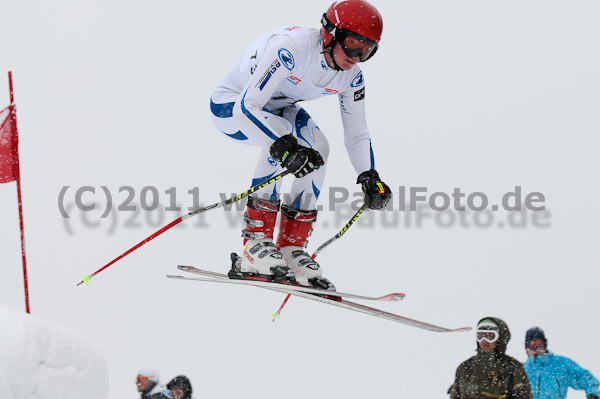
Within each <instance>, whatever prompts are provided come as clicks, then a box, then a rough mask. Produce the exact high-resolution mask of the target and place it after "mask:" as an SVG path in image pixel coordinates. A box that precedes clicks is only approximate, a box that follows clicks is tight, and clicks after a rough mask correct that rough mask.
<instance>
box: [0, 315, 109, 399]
mask: <svg viewBox="0 0 600 399" xmlns="http://www.w3.org/2000/svg"><path fill="white" fill-rule="evenodd" d="M0 392H1V393H2V394H1V396H2V399H38V398H39V399H42V398H44V399H54V398H56V399H59V398H60V399H71V398H72V399H81V398H86V399H100V398H102V399H106V398H107V397H108V368H107V365H106V360H105V358H104V355H103V354H102V352H101V351H100V349H99V348H98V347H97V345H96V344H94V343H93V342H91V341H90V340H89V339H88V338H86V337H85V336H83V335H82V334H80V333H78V332H75V331H72V330H69V329H66V328H64V327H61V326H58V325H56V324H53V323H50V322H48V321H46V320H43V319H41V318H39V317H36V316H33V315H28V314H26V313H24V312H22V311H18V310H16V309H13V308H10V307H8V306H6V305H3V304H0Z"/></svg>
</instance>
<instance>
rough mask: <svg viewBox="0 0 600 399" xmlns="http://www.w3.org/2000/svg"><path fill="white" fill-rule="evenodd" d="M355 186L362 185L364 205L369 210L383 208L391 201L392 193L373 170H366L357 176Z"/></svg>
mask: <svg viewBox="0 0 600 399" xmlns="http://www.w3.org/2000/svg"><path fill="white" fill-rule="evenodd" d="M356 183H357V184H359V183H360V184H362V190H363V192H364V193H365V204H366V205H367V206H368V207H369V209H375V210H378V209H382V208H385V206H386V205H387V203H388V202H389V201H390V199H392V191H391V190H390V188H389V187H388V186H387V184H385V183H384V182H382V181H381V180H380V179H379V174H378V173H377V171H376V170H375V169H371V170H367V171H366V172H362V173H361V174H360V175H358V180H356Z"/></svg>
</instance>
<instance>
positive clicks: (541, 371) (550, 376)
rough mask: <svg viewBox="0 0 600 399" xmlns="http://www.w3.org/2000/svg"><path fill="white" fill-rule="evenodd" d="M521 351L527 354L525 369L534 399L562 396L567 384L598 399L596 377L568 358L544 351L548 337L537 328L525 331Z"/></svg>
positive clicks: (599, 397)
mask: <svg viewBox="0 0 600 399" xmlns="http://www.w3.org/2000/svg"><path fill="white" fill-rule="evenodd" d="M525 350H526V351H527V356H529V359H527V361H526V362H525V371H526V372H527V375H528V376H529V380H530V381H531V387H532V390H533V398H534V399H563V398H566V397H567V390H568V389H569V387H571V388H574V389H580V390H583V391H585V394H586V395H587V398H588V399H600V389H599V385H600V382H598V379H597V378H595V377H594V376H593V375H592V373H590V372H589V371H587V370H586V369H584V368H581V367H580V366H579V365H578V364H577V363H575V362H574V361H572V360H571V359H569V358H567V357H563V356H557V355H555V354H554V353H552V352H550V351H548V340H547V339H546V334H544V331H543V330H542V329H541V328H539V327H532V328H530V329H529V330H527V333H526V334H525Z"/></svg>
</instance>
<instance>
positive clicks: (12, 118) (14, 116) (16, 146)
mask: <svg viewBox="0 0 600 399" xmlns="http://www.w3.org/2000/svg"><path fill="white" fill-rule="evenodd" d="M8 90H9V92H10V123H11V128H12V129H13V131H14V136H13V142H12V145H13V150H12V151H13V154H14V157H15V158H14V160H15V164H14V171H15V175H16V179H15V180H16V181H17V200H18V203H19V227H20V229H21V257H22V259H23V284H24V289H25V311H26V312H27V313H30V309H29V284H28V278H27V256H26V254H25V223H24V221H23V200H22V198H21V171H20V167H19V132H18V130H17V108H16V106H15V95H14V91H13V81H12V72H11V71H8Z"/></svg>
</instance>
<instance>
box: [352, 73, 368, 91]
mask: <svg viewBox="0 0 600 399" xmlns="http://www.w3.org/2000/svg"><path fill="white" fill-rule="evenodd" d="M364 83H365V80H364V79H363V74H362V71H360V72H359V73H358V75H356V76H355V77H354V79H352V83H350V87H360V86H362V85H363V84H364Z"/></svg>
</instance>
